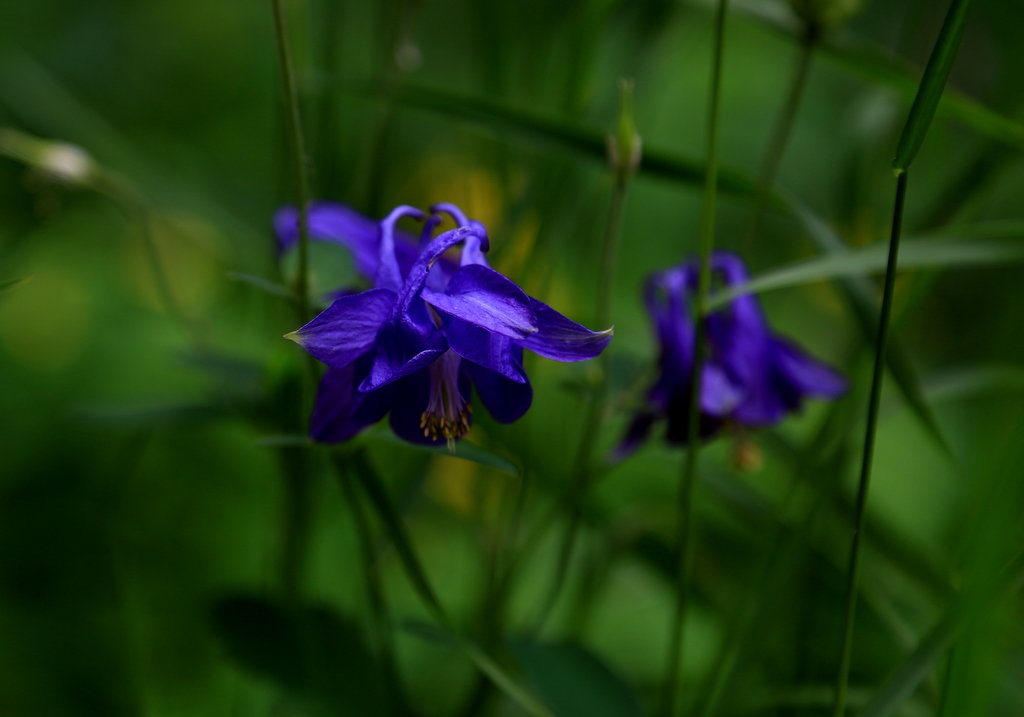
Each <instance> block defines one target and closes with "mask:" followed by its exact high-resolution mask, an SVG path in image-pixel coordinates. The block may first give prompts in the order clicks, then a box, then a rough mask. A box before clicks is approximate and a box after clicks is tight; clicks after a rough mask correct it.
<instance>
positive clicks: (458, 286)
mask: <svg viewBox="0 0 1024 717" xmlns="http://www.w3.org/2000/svg"><path fill="white" fill-rule="evenodd" d="M443 214H447V215H449V216H450V217H452V219H453V220H454V221H455V223H456V224H457V227H456V228H455V229H452V230H450V231H446V232H443V233H442V234H440V235H438V236H437V237H433V238H432V234H433V232H434V230H435V229H436V228H437V226H438V225H439V224H440V222H441V221H442V215H443ZM402 217H413V218H416V219H419V220H421V221H423V220H425V222H424V228H423V232H422V234H421V238H420V252H419V255H418V256H417V258H416V259H415V261H414V262H413V263H412V265H411V266H410V267H409V268H408V269H407V270H406V271H403V270H402V267H401V266H400V261H399V255H398V253H397V252H396V241H395V224H396V223H397V221H398V220H399V219H400V218H402ZM376 243H377V253H376V257H374V258H375V261H373V260H371V258H370V257H369V255H368V253H367V252H365V250H364V251H363V252H362V254H363V255H362V259H361V260H360V257H359V254H358V252H357V260H359V261H360V264H361V266H362V267H363V268H365V269H367V270H373V271H374V273H375V276H374V284H375V288H373V289H369V290H368V291H364V292H362V293H359V294H354V295H350V296H343V297H341V298H339V299H337V300H335V301H334V303H332V304H331V305H330V306H329V307H328V308H327V309H325V310H324V311H323V312H322V313H321V314H320V315H319V316H317V317H316V318H314V319H313V320H312V321H310V322H309V323H308V324H306V325H305V326H303V327H302V328H300V329H298V330H297V331H294V332H292V333H290V334H287V335H286V338H289V339H292V340H293V341H295V342H296V343H298V344H299V345H300V346H302V347H303V348H304V349H306V351H308V352H309V353H310V354H311V355H312V356H314V357H315V358H316V359H318V360H320V361H322V362H323V363H324V364H326V365H327V367H328V368H327V372H326V373H325V375H324V377H323V380H322V381H321V384H320V388H319V391H318V394H317V398H316V404H315V406H314V409H313V415H312V418H311V422H310V433H311V435H312V437H313V439H314V440H316V441H319V442H327V443H334V442H340V441H344V440H347V439H349V438H352V437H353V436H355V435H356V434H357V433H359V432H360V431H361V430H362V429H363V428H365V427H367V426H369V425H371V424H373V423H376V422H377V421H378V420H380V419H381V418H383V417H384V416H385V415H387V414H390V423H391V427H392V430H394V432H395V434H396V435H398V436H399V437H401V438H403V439H405V440H407V441H411V442H414V443H426V444H438V443H441V442H442V441H443V442H446V443H447V444H448V446H449V448H453V447H454V444H455V441H456V440H458V439H460V438H462V437H463V436H464V435H466V433H467V432H468V431H469V427H470V423H471V417H472V408H471V403H470V393H471V391H470V387H471V386H472V387H475V389H476V393H477V396H478V397H479V399H480V400H481V402H483V404H484V405H485V406H486V407H487V410H488V411H489V412H490V414H491V415H492V416H493V417H494V418H495V419H496V420H498V421H500V422H502V423H511V422H512V421H515V420H517V419H518V418H520V417H521V416H522V415H523V414H524V413H525V412H526V410H527V409H528V408H529V407H530V404H531V402H532V400H533V389H532V388H531V386H530V382H529V379H528V377H527V375H526V372H525V371H524V369H523V349H524V348H526V349H530V350H531V351H533V352H534V353H537V354H540V355H541V356H545V357H547V358H551V359H555V360H557V361H584V360H587V359H591V358H594V357H595V356H597V355H598V354H600V353H601V351H603V350H604V348H605V347H606V346H607V345H608V342H609V341H610V340H611V336H612V330H611V329H607V330H605V331H591V330H590V329H588V328H586V327H584V326H581V325H580V324H577V323H576V322H574V321H571V320H570V319H568V318H566V317H565V316H563V315H562V314H560V313H558V312H557V311H555V310H554V309H552V308H551V307H550V306H547V305H546V304H544V303H542V302H540V301H538V300H537V299H534V298H532V297H530V296H527V295H526V293H525V292H523V290H522V289H520V288H519V287H518V286H517V285H516V284H515V283H513V282H512V281H511V280H509V279H508V278H506V277H505V276H503V275H502V274H500V273H498V272H497V271H494V270H493V269H491V268H490V266H489V265H488V263H487V260H486V258H485V256H484V255H485V253H486V252H487V250H488V248H489V241H488V238H487V233H486V230H485V229H484V227H483V225H482V224H480V223H479V222H474V221H470V220H468V219H467V218H466V217H465V215H464V214H463V213H462V212H461V211H460V210H459V209H458V208H457V207H455V206H454V205H451V204H438V205H435V206H434V207H432V208H431V214H430V215H429V216H426V217H425V216H424V215H423V213H422V212H420V211H419V210H416V209H413V208H411V207H404V206H402V207H398V208H396V209H395V210H394V211H392V212H391V214H389V215H388V216H387V217H386V218H385V219H384V220H383V221H381V222H380V226H379V231H378V236H377V242H376ZM460 244H461V245H462V253H461V257H460V259H459V262H458V265H457V266H456V267H454V270H452V269H451V268H447V267H444V266H441V265H440V260H441V258H442V256H443V255H444V254H445V252H447V251H448V250H449V249H451V248H453V247H456V246H458V245H460ZM361 246H363V247H365V243H363V244H362V245H361ZM403 275H404V277H403Z"/></svg>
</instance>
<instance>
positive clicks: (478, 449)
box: [366, 430, 519, 476]
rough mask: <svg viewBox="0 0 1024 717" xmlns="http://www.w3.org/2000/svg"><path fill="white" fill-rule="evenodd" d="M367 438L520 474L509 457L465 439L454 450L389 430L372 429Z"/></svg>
mask: <svg viewBox="0 0 1024 717" xmlns="http://www.w3.org/2000/svg"><path fill="white" fill-rule="evenodd" d="M366 440H368V441H370V442H378V443H392V444H399V445H402V446H406V447H407V448H410V449H412V450H417V451H423V452H424V453H430V454H431V455H435V456H448V457H449V458H460V459H462V460H464V461H470V462H471V463H478V464H480V465H482V466H487V467H489V468H497V469H498V470H499V471H503V472H505V473H509V474H511V475H514V476H515V475H519V468H518V467H517V466H516V464H515V463H513V462H512V461H510V460H508V459H507V458H502V457H501V456H499V455H498V454H497V453H492V452H491V451H489V450H487V449H486V448H484V447H482V446H479V445H477V444H475V443H470V442H469V441H465V440H462V441H458V442H457V443H456V444H455V448H454V450H448V447H447V446H443V445H441V446H424V445H420V444H417V443H409V442H408V441H403V440H402V439H401V438H399V437H398V436H396V435H395V434H394V433H392V432H391V431H389V430H377V431H371V432H369V433H367V434H366Z"/></svg>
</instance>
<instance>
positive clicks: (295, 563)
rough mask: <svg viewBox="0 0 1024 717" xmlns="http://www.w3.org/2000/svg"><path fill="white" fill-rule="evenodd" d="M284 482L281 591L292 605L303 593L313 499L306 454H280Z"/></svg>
mask: <svg viewBox="0 0 1024 717" xmlns="http://www.w3.org/2000/svg"><path fill="white" fill-rule="evenodd" d="M280 460H281V473H282V476H283V478H284V504H283V513H284V514H283V518H282V526H283V527H282V535H281V566H280V570H281V574H280V577H281V588H282V591H283V594H284V598H285V601H286V602H288V603H291V604H295V603H296V602H297V601H298V599H299V596H300V595H301V592H302V580H303V576H304V575H305V572H306V554H307V550H306V548H307V546H308V544H309V534H310V531H309V527H310V514H311V507H312V496H311V495H310V481H309V460H310V456H309V451H308V450H306V449H304V448H297V447H285V448H282V449H281V451H280Z"/></svg>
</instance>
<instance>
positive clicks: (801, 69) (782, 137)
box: [742, 24, 820, 253]
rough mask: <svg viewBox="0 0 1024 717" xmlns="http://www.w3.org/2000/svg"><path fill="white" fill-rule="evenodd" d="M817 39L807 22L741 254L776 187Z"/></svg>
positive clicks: (772, 136) (818, 34)
mask: <svg viewBox="0 0 1024 717" xmlns="http://www.w3.org/2000/svg"><path fill="white" fill-rule="evenodd" d="M819 38H820V33H819V31H818V29H817V28H816V27H815V26H814V25H811V24H807V25H806V26H805V28H804V32H803V35H802V37H801V39H800V49H799V52H798V54H797V58H796V67H795V69H794V71H793V76H792V78H791V79H790V83H789V88H788V90H787V91H786V100H785V102H783V104H782V109H781V111H780V113H779V116H778V118H777V119H776V121H775V126H774V128H773V129H772V134H771V139H770V140H769V142H768V149H767V151H766V152H765V155H764V159H763V160H762V163H761V171H760V173H759V175H758V184H757V196H756V197H755V199H754V209H753V212H752V213H751V216H750V224H749V225H748V227H747V233H746V234H745V235H744V237H743V246H742V250H743V253H746V252H747V251H749V249H750V247H751V245H752V244H753V242H754V240H755V239H756V238H757V235H758V234H759V233H760V231H761V224H762V222H763V221H764V215H765V210H766V209H767V208H768V199H769V197H770V196H771V190H772V187H774V186H775V179H776V178H777V177H778V174H779V168H780V167H781V166H782V158H783V157H784V156H785V155H786V148H787V147H788V146H789V138H790V136H791V135H792V134H793V126H794V125H795V124H796V116H797V111H798V110H799V109H800V101H801V100H802V99H803V96H804V91H805V90H806V89H807V76H808V74H809V73H810V69H811V59H812V58H813V57H814V51H815V49H817V47H818V40H819Z"/></svg>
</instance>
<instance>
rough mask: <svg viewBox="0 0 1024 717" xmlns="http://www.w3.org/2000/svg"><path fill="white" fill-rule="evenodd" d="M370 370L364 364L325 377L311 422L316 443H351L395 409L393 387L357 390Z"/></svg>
mask: <svg viewBox="0 0 1024 717" xmlns="http://www.w3.org/2000/svg"><path fill="white" fill-rule="evenodd" d="M368 368H369V363H368V362H367V361H365V360H363V361H357V362H355V363H351V364H349V365H348V366H346V367H345V368H341V369H334V368H329V369H327V371H326V372H325V373H324V376H323V378H322V379H321V380H320V386H319V388H318V389H317V394H316V403H315V404H314V405H313V414H312V416H311V417H310V421H309V433H310V435H311V436H312V438H313V440H314V441H317V442H318V443H340V442H342V441H347V440H348V439H350V438H352V437H354V436H355V435H356V434H358V433H359V432H360V431H362V430H363V429H364V428H366V427H367V426H370V425H372V424H374V423H376V422H377V421H379V420H380V419H382V418H384V414H386V413H387V412H388V408H390V406H391V401H392V391H391V387H390V386H387V387H385V388H383V389H381V390H379V391H372V392H369V393H367V392H362V391H358V390H357V389H356V386H357V385H358V384H359V382H360V381H361V380H362V379H363V377H364V376H365V374H366V371H367V370H368Z"/></svg>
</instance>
